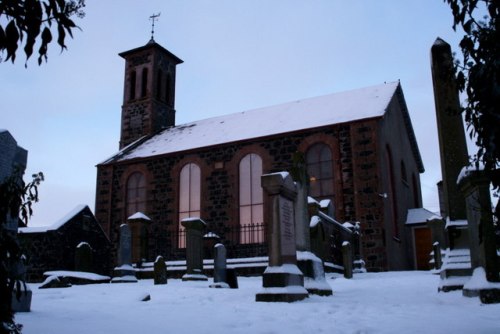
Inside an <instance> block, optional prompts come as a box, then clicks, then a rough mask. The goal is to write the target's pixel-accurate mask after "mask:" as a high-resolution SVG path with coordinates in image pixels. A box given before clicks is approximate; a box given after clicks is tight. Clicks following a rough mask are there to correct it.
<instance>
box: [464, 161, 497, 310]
mask: <svg viewBox="0 0 500 334" xmlns="http://www.w3.org/2000/svg"><path fill="white" fill-rule="evenodd" d="M458 183H459V187H460V190H461V191H462V192H463V194H464V196H465V201H466V205H467V220H468V223H469V238H470V255H471V266H472V270H474V274H473V277H472V278H471V281H476V280H477V278H475V277H474V276H477V275H479V271H478V272H476V269H477V268H483V269H484V270H481V271H480V273H481V274H483V275H484V276H485V277H484V278H485V280H486V281H488V282H492V283H497V284H498V283H499V282H500V277H499V274H498V273H499V261H498V255H497V247H496V240H495V237H496V235H495V226H494V223H493V215H492V210H491V198H490V180H489V178H488V176H487V174H486V172H485V171H484V170H478V169H475V168H472V167H470V168H464V169H463V170H462V173H461V176H460V177H459V182H458ZM482 290H498V291H490V292H483V293H482ZM462 292H463V295H464V296H467V297H476V296H480V295H481V294H482V295H485V296H486V295H487V296H488V298H487V300H488V303H493V302H496V303H499V302H500V298H498V297H500V284H498V286H496V288H493V287H487V286H484V287H477V286H474V285H469V284H468V283H466V284H465V285H464V289H463V291H462ZM495 298H496V300H495Z"/></svg>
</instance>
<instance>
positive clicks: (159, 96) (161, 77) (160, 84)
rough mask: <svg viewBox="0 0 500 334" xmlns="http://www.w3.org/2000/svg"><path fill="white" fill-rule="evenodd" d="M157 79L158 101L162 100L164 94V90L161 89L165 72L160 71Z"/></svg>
mask: <svg viewBox="0 0 500 334" xmlns="http://www.w3.org/2000/svg"><path fill="white" fill-rule="evenodd" d="M156 75H157V77H156V98H157V99H158V100H161V93H162V89H161V86H162V83H161V82H162V81H163V72H162V70H158V73H157V74H156Z"/></svg>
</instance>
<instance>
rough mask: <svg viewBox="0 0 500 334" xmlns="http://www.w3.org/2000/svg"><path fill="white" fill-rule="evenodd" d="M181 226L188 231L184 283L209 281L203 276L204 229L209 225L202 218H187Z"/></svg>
mask: <svg viewBox="0 0 500 334" xmlns="http://www.w3.org/2000/svg"><path fill="white" fill-rule="evenodd" d="M181 225H182V226H184V228H185V229H186V267H187V271H186V274H184V275H183V276H182V280H183V281H207V280H208V278H207V276H206V275H205V274H203V234H202V233H203V229H204V228H205V226H206V225H207V224H206V223H205V222H204V221H203V220H201V219H200V218H197V217H194V218H185V219H183V220H182V221H181Z"/></svg>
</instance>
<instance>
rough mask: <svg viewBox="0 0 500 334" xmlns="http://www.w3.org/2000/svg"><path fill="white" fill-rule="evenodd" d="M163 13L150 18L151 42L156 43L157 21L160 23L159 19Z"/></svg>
mask: <svg viewBox="0 0 500 334" xmlns="http://www.w3.org/2000/svg"><path fill="white" fill-rule="evenodd" d="M160 15H161V12H160V13H158V14H153V15H151V16H150V17H149V19H150V20H151V40H150V41H151V42H154V40H155V39H154V34H155V21H158V17H160Z"/></svg>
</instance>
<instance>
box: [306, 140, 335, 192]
mask: <svg viewBox="0 0 500 334" xmlns="http://www.w3.org/2000/svg"><path fill="white" fill-rule="evenodd" d="M306 163H307V174H308V175H309V195H310V196H312V197H314V198H316V199H332V198H333V195H334V190H333V160H332V151H331V150H330V147H328V145H326V144H322V143H320V144H315V145H313V146H311V148H309V150H308V151H307V153H306Z"/></svg>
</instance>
